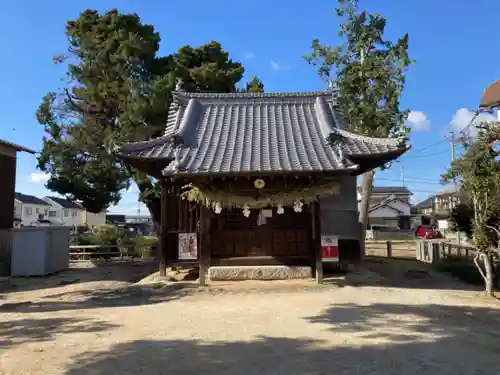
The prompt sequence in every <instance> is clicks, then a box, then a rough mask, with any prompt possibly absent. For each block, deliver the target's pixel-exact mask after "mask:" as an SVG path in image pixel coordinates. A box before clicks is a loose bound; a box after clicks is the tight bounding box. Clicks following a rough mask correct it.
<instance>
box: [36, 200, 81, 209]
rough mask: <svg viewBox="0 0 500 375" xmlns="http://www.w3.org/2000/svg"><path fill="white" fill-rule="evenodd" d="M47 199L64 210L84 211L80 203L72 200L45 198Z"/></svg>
mask: <svg viewBox="0 0 500 375" xmlns="http://www.w3.org/2000/svg"><path fill="white" fill-rule="evenodd" d="M45 198H47V199H50V200H51V201H52V202H54V203H56V204H58V205H59V206H61V207H62V208H72V209H75V210H83V209H84V208H83V207H82V206H80V205H79V204H78V203H75V202H71V201H70V200H68V199H65V198H58V197H45Z"/></svg>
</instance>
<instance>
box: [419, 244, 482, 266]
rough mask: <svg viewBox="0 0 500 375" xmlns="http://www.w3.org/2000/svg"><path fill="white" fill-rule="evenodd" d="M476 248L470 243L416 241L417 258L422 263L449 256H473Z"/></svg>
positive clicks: (434, 261)
mask: <svg viewBox="0 0 500 375" xmlns="http://www.w3.org/2000/svg"><path fill="white" fill-rule="evenodd" d="M476 251H477V249H476V248H474V247H473V246H470V245H461V244H455V243H451V242H444V241H436V240H420V241H417V243H416V257H417V260H419V261H421V262H424V263H436V262H437V261H439V260H441V259H446V258H449V257H466V258H469V257H473V256H474V255H475V254H476Z"/></svg>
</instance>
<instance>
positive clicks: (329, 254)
mask: <svg viewBox="0 0 500 375" xmlns="http://www.w3.org/2000/svg"><path fill="white" fill-rule="evenodd" d="M321 259H322V261H323V262H338V261H339V237H338V236H333V235H322V236H321Z"/></svg>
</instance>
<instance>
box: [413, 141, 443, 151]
mask: <svg viewBox="0 0 500 375" xmlns="http://www.w3.org/2000/svg"><path fill="white" fill-rule="evenodd" d="M446 141H447V139H446V138H445V139H441V140H439V141H437V142H434V143H431V144H430V145H427V146H425V147H423V148H420V149H417V150H414V151H413V150H412V151H413V153H418V152H422V151H425V150H427V149H429V148H431V147H434V146H437V145H439V144H441V143H444V142H446Z"/></svg>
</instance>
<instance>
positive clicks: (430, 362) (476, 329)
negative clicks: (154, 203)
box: [0, 265, 500, 375]
mask: <svg viewBox="0 0 500 375" xmlns="http://www.w3.org/2000/svg"><path fill="white" fill-rule="evenodd" d="M149 268H150V265H137V266H132V265H122V266H118V267H116V266H115V267H105V268H103V269H99V270H96V269H80V270H72V271H69V272H66V273H64V274H62V275H58V276H57V277H51V278H44V279H34V280H33V279H28V280H23V279H16V280H13V281H12V282H11V283H12V284H14V287H12V286H11V287H5V286H4V291H3V292H4V294H3V295H2V296H0V352H1V354H0V374H2V375H3V374H5V375H7V374H9V375H10V374H39V375H49V374H50V375H56V374H71V375H80V374H89V375H93V374H106V375H111V374H217V375H226V374H227V375H229V374H231V375H233V374H234V375H236V374H243V375H244V374H259V375H266V374H273V375H281V374H283V375H285V374H287V375H295V374H308V375H309V374H377V375H378V374H384V375H388V374H408V375H411V374H436V375H437V374H440V375H441V374H442V375H446V374H453V375H459V374H467V375H472V374H500V350H499V348H500V303H499V302H498V301H496V300H493V299H487V298H484V297H482V295H481V294H480V293H478V292H476V291H471V290H463V289H464V286H463V285H461V284H459V283H457V282H453V281H451V280H445V279H442V278H434V277H433V276H426V277H412V278H407V279H406V280H402V279H400V280H395V279H394V280H393V279H390V278H395V276H394V274H393V273H386V274H385V276H384V277H382V276H380V274H378V273H377V274H375V273H373V272H369V271H367V270H361V271H358V272H356V273H353V274H349V275H348V276H346V277H336V278H332V279H329V280H327V282H326V284H325V285H322V286H318V285H316V284H314V283H313V282H309V281H295V282H272V283H271V282H266V283H263V282H260V283H259V282H242V283H218V284H213V285H211V286H210V287H207V288H201V289H200V288H197V287H195V286H193V285H192V284H190V283H189V282H183V283H176V284H168V285H166V284H149V285H135V284H134V283H133V282H135V281H137V280H138V279H139V278H140V276H141V274H146V273H147V272H149V271H150V269H149ZM388 274H390V275H391V276H390V277H389V276H387V275H388ZM35 286H37V288H35Z"/></svg>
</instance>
